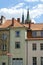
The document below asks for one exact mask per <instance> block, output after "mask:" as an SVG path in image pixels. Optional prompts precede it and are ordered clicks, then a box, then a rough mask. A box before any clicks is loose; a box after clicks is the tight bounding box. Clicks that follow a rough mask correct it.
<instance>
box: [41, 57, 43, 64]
mask: <svg viewBox="0 0 43 65" xmlns="http://www.w3.org/2000/svg"><path fill="white" fill-rule="evenodd" d="M41 65H43V57H41Z"/></svg>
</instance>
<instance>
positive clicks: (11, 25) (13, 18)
mask: <svg viewBox="0 0 43 65" xmlns="http://www.w3.org/2000/svg"><path fill="white" fill-rule="evenodd" d="M11 26H14V18H12V24H11Z"/></svg>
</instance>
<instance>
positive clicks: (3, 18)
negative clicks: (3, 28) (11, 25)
mask: <svg viewBox="0 0 43 65" xmlns="http://www.w3.org/2000/svg"><path fill="white" fill-rule="evenodd" d="M4 22H5V17H4V16H1V24H3V23H4Z"/></svg>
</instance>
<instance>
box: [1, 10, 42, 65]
mask: <svg viewBox="0 0 43 65" xmlns="http://www.w3.org/2000/svg"><path fill="white" fill-rule="evenodd" d="M22 19H23V20H22V22H20V18H17V20H16V19H14V18H12V20H6V19H5V17H3V16H1V19H0V65H43V24H41V23H40V24H37V23H32V22H31V20H30V19H29V12H28V11H27V18H26V20H25V22H24V15H23V16H22Z"/></svg>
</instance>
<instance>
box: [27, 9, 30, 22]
mask: <svg viewBox="0 0 43 65" xmlns="http://www.w3.org/2000/svg"><path fill="white" fill-rule="evenodd" d="M29 20H30V16H29V9H27V22H28V23H29Z"/></svg>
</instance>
